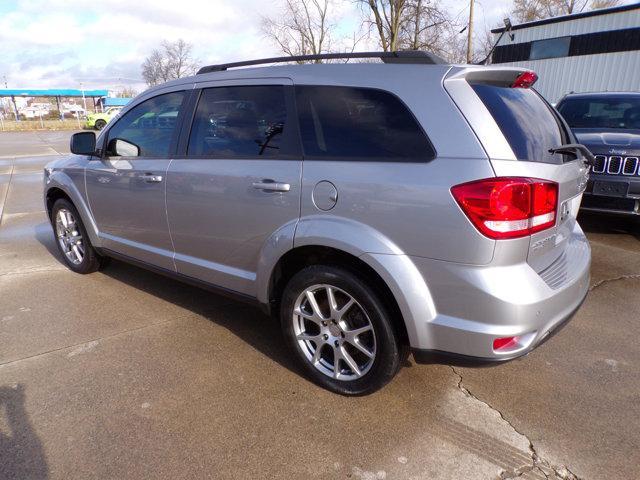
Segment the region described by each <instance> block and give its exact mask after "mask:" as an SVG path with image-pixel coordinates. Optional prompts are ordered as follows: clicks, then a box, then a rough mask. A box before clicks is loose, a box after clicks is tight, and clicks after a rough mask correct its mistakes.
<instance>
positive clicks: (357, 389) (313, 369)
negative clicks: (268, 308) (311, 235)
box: [280, 265, 404, 395]
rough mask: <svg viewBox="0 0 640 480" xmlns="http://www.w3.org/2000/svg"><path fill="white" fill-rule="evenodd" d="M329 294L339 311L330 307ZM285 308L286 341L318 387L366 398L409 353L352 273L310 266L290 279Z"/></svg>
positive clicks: (282, 318)
mask: <svg viewBox="0 0 640 480" xmlns="http://www.w3.org/2000/svg"><path fill="white" fill-rule="evenodd" d="M330 291H331V292H332V297H333V299H334V302H333V303H334V308H330V307H329V305H330V300H329V299H330V295H329V292H330ZM307 292H311V294H312V297H313V298H314V299H315V305H316V306H317V309H318V310H320V313H321V316H320V315H317V314H316V313H315V312H316V308H314V307H312V301H311V300H310V297H309V296H308V293H307ZM347 304H350V306H349V307H348V308H345V306H347ZM280 305H281V307H280V321H281V325H282V331H283V334H284V337H285V341H286V343H287V345H288V347H289V348H290V350H291V352H292V354H293V356H294V358H295V360H296V362H297V363H299V364H300V365H301V366H302V368H303V370H304V372H305V373H306V375H307V376H308V377H309V378H310V379H311V380H312V381H314V382H315V383H317V384H318V385H320V386H322V387H324V388H326V389H327V390H330V391H332V392H335V393H339V394H341V395H367V394H369V393H372V392H375V391H376V390H378V389H380V388H381V387H383V386H384V385H385V384H387V383H388V382H389V381H390V380H391V379H392V378H393V377H394V376H395V374H396V373H397V372H398V369H399V368H400V365H401V362H402V357H403V351H404V350H403V349H402V347H401V345H400V341H399V337H398V335H397V334H396V332H395V330H394V328H393V326H392V322H391V317H390V315H389V311H388V309H387V308H386V307H385V305H384V303H383V302H382V301H381V299H380V298H379V296H378V295H377V294H376V293H375V291H374V290H373V289H372V288H370V287H369V286H368V285H367V284H366V283H364V282H363V281H362V280H360V278H358V277H357V276H356V275H354V274H353V273H352V272H351V271H349V270H346V269H343V268H338V267H331V266H325V265H314V266H310V267H306V268H304V269H303V270H301V271H300V272H298V273H297V274H295V275H294V276H293V277H292V278H291V280H290V281H289V283H288V284H287V286H286V287H285V290H284V293H283V296H282V301H281V303H280ZM323 322H324V323H325V324H326V325H323ZM357 332H360V333H357ZM356 344H357V345H356ZM318 346H319V348H320V352H319V353H318ZM345 352H346V354H345ZM365 352H366V353H365ZM336 355H337V356H336ZM371 355H373V356H371ZM336 360H337V362H336ZM354 367H355V368H354Z"/></svg>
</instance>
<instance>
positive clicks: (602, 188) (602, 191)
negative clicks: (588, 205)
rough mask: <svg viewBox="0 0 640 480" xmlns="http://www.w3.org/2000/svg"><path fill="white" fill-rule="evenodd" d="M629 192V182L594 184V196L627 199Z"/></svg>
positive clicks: (598, 182)
mask: <svg viewBox="0 0 640 480" xmlns="http://www.w3.org/2000/svg"><path fill="white" fill-rule="evenodd" d="M628 191H629V183H628V182H601V181H595V182H593V194H594V195H602V196H606V197H626V196H627V192H628Z"/></svg>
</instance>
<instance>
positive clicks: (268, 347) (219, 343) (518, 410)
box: [0, 132, 640, 480]
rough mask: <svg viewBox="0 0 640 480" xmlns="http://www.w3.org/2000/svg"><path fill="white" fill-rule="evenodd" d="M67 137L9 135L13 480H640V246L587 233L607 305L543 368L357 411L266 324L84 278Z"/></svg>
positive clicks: (224, 302) (179, 288)
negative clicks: (303, 366)
mask: <svg viewBox="0 0 640 480" xmlns="http://www.w3.org/2000/svg"><path fill="white" fill-rule="evenodd" d="M68 135H69V134H68V133H64V132H54V133H50V134H43V133H13V134H7V133H5V134H0V212H2V213H1V214H0V478H2V479H3V480H4V479H7V480H8V479H40V478H51V479H75V478H78V479H91V478H96V479H128V478H132V479H138V478H172V479H178V478H180V479H181V478H239V479H246V478H286V479H288V480H292V479H299V478H300V479H306V478H352V479H366V480H375V479H497V478H511V477H515V476H518V475H519V476H520V478H528V479H544V478H573V477H572V475H576V476H577V477H579V478H586V479H625V480H628V479H631V478H637V475H638V473H637V472H638V465H640V368H639V366H640V348H638V338H639V337H640V326H639V320H640V294H639V293H638V292H640V227H638V226H633V225H631V224H629V223H627V222H625V221H619V220H610V219H606V218H604V217H589V218H584V219H582V223H583V226H584V227H585V228H586V230H587V232H588V236H589V239H590V241H591V245H592V248H593V269H592V290H591V292H590V294H589V296H588V298H587V301H586V302H585V304H584V306H583V307H582V309H581V310H580V311H579V313H578V314H577V316H576V317H575V318H574V320H573V321H572V322H571V323H570V324H569V325H568V326H567V327H566V328H565V329H563V330H562V331H561V332H560V333H559V334H558V335H557V336H556V337H554V338H553V339H552V340H550V341H549V342H547V343H546V344H545V345H543V346H542V347H540V348H539V349H537V350H536V351H534V353H532V354H531V355H529V356H527V357H525V358H522V359H519V360H517V361H513V362H511V363H508V364H504V365H500V366H496V367H491V368H480V369H467V368H464V369H463V368H455V369H454V368H451V367H449V366H446V365H428V366H424V365H414V364H413V363H412V362H411V363H410V364H408V365H407V366H406V368H404V369H403V370H402V371H401V372H400V374H399V375H398V377H397V378H396V379H395V380H394V381H393V382H392V383H391V384H390V385H389V386H387V387H386V388H385V389H383V390H382V391H380V392H378V393H376V394H374V395H371V396H368V397H364V398H343V397H339V396H336V395H332V394H330V393H328V392H326V391H324V390H322V389H320V388H318V387H316V386H314V385H313V384H311V383H310V382H308V381H307V380H305V379H304V378H303V377H302V376H301V375H300V374H299V372H298V369H297V368H296V367H295V365H293V364H292V362H291V360H290V359H289V357H288V356H287V354H286V351H285V349H284V345H283V341H282V339H281V337H280V334H279V331H278V327H277V325H276V324H275V323H274V322H273V321H272V320H270V319H268V318H266V317H265V316H264V315H263V314H261V313H260V312H259V311H258V310H255V309H254V308H252V307H249V306H246V305H244V304H241V303H235V302H233V301H231V300H229V299H226V298H222V297H218V296H215V295H213V294H211V293H208V292H205V291H202V290H199V289H197V288H193V287H189V286H186V285H183V284H180V283H178V282H175V281H172V280H168V279H166V278H164V277H160V276H157V275H155V274H152V273H149V272H146V271H144V270H140V269H138V268H135V267H132V266H128V265H125V264H122V263H118V262H113V263H112V264H111V266H110V267H108V268H107V269H106V270H104V271H103V272H100V273H96V274H92V275H88V276H80V275H76V274H74V273H72V272H70V271H69V270H67V269H66V268H65V267H64V266H63V265H62V263H61V260H60V258H59V256H58V253H57V251H56V249H55V244H54V240H53V235H52V232H51V229H50V227H49V224H48V222H47V219H46V217H45V214H44V212H43V206H42V202H41V180H42V174H41V169H42V166H43V165H44V164H45V163H46V162H47V161H48V160H49V159H50V158H53V157H47V156H46V155H51V154H55V155H57V154H59V153H64V152H65V150H66V149H67V148H68V146H67V144H68ZM38 155H42V156H38ZM14 157H15V158H14Z"/></svg>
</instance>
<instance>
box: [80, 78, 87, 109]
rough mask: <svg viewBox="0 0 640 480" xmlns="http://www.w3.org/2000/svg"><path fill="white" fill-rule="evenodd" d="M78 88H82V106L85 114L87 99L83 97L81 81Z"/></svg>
mask: <svg viewBox="0 0 640 480" xmlns="http://www.w3.org/2000/svg"><path fill="white" fill-rule="evenodd" d="M80 90H82V104H83V106H84V113H85V115H86V114H87V99H86V98H85V97H84V87H83V85H82V82H80Z"/></svg>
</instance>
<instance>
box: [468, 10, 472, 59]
mask: <svg viewBox="0 0 640 480" xmlns="http://www.w3.org/2000/svg"><path fill="white" fill-rule="evenodd" d="M472 60H473V0H469V27H468V28H467V63H471V61H472Z"/></svg>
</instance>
